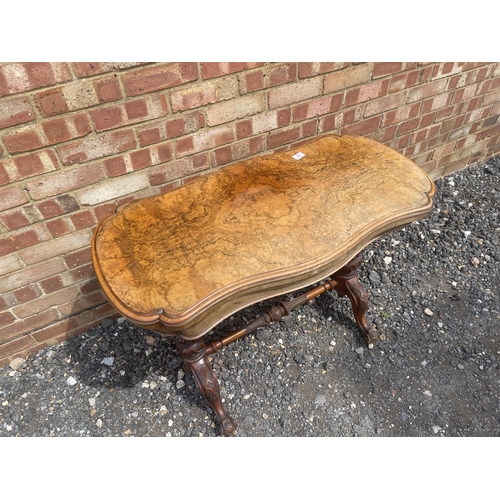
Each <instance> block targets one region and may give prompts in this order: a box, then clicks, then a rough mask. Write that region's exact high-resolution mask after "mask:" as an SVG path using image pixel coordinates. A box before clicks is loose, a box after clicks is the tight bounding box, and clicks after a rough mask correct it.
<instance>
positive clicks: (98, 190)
mask: <svg viewBox="0 0 500 500" xmlns="http://www.w3.org/2000/svg"><path fill="white" fill-rule="evenodd" d="M149 186H150V184H149V181H148V176H147V175H146V174H144V173H140V172H138V173H135V174H128V175H125V176H120V177H114V178H112V179H109V180H106V181H103V182H100V183H99V184H98V185H95V186H90V187H87V188H84V189H82V190H79V191H78V192H77V193H76V195H77V198H78V200H79V201H80V203H81V204H82V205H98V204H100V203H104V202H106V201H109V200H114V199H117V198H120V197H123V196H126V195H128V194H131V193H135V192H137V191H140V190H142V189H146V188H148V187H149Z"/></svg>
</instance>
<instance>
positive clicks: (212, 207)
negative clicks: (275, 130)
mask: <svg viewBox="0 0 500 500" xmlns="http://www.w3.org/2000/svg"><path fill="white" fill-rule="evenodd" d="M165 168H168V165H166V166H165ZM433 194H434V185H433V183H432V181H431V180H430V179H429V177H428V176H427V175H426V174H425V173H424V172H423V171H422V170H421V169H420V168H419V167H418V166H417V165H415V164H414V163H413V162H412V161H410V160H409V159H407V158H405V157H404V156H402V155H401V154H399V153H397V152H396V151H394V150H392V149H390V148H388V147H387V146H384V145H382V144H380V143H378V142H376V141H373V140H371V139H367V138H363V137H357V136H343V137H339V136H336V135H325V136H321V137H319V138H317V139H315V140H313V141H311V142H310V143H308V144H306V145H303V146H300V147H299V148H296V149H293V150H291V151H287V152H283V153H279V154H271V155H266V156H259V157H255V158H252V159H250V160H248V161H244V162H240V163H237V164H234V165H231V166H228V167H225V168H222V169H220V170H218V171H215V172H212V173H210V174H208V175H205V176H202V177H199V178H197V179H196V180H194V181H193V182H191V183H189V184H187V185H185V186H182V187H180V188H178V189H176V190H174V191H171V192H168V193H166V194H163V195H158V196H152V197H149V198H144V199H140V200H136V201H133V202H130V203H127V204H125V205H122V206H120V207H119V208H118V210H117V212H116V213H115V214H113V215H111V216H109V217H108V218H106V219H105V220H104V221H102V222H101V223H100V224H99V226H98V227H97V229H96V231H95V232H94V236H93V242H92V259H93V264H94V269H95V271H96V275H97V277H98V279H99V282H100V284H101V286H102V288H103V290H104V292H105V294H106V296H107V297H108V299H109V300H110V301H111V303H112V304H113V305H114V306H115V307H116V308H117V309H118V310H119V311H120V312H121V313H122V314H123V315H124V316H126V317H128V318H129V319H131V320H132V321H136V322H137V323H142V324H148V323H152V322H154V321H156V322H159V323H161V324H163V325H164V326H166V330H165V332H166V333H173V332H174V330H177V331H182V330H185V331H186V332H187V333H186V335H187V336H200V335H201V334H202V333H200V332H201V330H206V329H207V328H209V327H211V326H213V325H214V324H216V323H218V322H219V321H220V320H222V319H223V318H224V317H227V316H228V315H230V314H232V313H234V312H235V311H236V310H238V309H240V308H241V306H242V305H250V303H254V302H257V301H259V300H263V299H264V298H268V297H271V296H274V295H278V294H281V293H285V292H288V291H292V290H295V289H298V288H301V287H303V286H305V285H308V284H311V283H315V282H317V281H319V279H322V278H324V277H326V276H329V275H330V274H332V273H333V272H335V271H336V270H338V269H339V268H340V267H342V265H344V264H345V263H346V262H348V261H349V260H350V259H351V258H353V257H354V256H355V255H356V254H357V253H359V251H360V250H361V249H362V248H363V247H365V246H366V245H367V244H369V243H370V242H371V241H373V240H374V239H376V238H377V237H379V236H380V235H382V234H384V233H386V232H388V231H390V230H392V229H395V228H398V227H402V226H405V225H407V224H409V223H411V222H412V221H414V220H418V219H420V218H423V217H425V216H426V215H427V214H428V213H429V211H430V209H431V207H432V196H433ZM217 307H219V309H220V311H219V312H218V313H215V312H214V311H215V310H216V309H217ZM207 315H208V316H209V318H208V319H207V318H206V319H205V320H204V322H203V323H204V324H203V328H201V326H198V327H193V322H196V318H197V316H200V317H204V318H205V317H206V316H207ZM203 333H205V331H203Z"/></svg>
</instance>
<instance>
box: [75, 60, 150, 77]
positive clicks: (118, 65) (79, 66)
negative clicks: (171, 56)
mask: <svg viewBox="0 0 500 500" xmlns="http://www.w3.org/2000/svg"><path fill="white" fill-rule="evenodd" d="M141 64H145V63H143V62H142V63H141V62H126V63H125V62H107V63H105V62H102V63H101V62H75V63H72V66H73V70H74V71H75V74H76V76H78V77H79V78H81V77H86V76H93V75H98V74H101V73H108V72H110V71H119V70H123V69H127V68H132V67H134V66H139V65H141Z"/></svg>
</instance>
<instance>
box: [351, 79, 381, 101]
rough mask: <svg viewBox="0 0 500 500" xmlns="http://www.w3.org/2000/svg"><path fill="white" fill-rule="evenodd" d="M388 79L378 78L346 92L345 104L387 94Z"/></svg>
mask: <svg viewBox="0 0 500 500" xmlns="http://www.w3.org/2000/svg"><path fill="white" fill-rule="evenodd" d="M389 82H390V80H388V79H386V80H379V81H376V82H372V83H368V84H366V85H363V86H362V87H360V88H358V89H354V90H350V91H348V92H346V95H345V102H344V105H345V106H353V105H355V104H359V103H362V102H366V101H370V100H372V99H376V98H377V97H382V96H383V95H385V94H387V89H388V88H389Z"/></svg>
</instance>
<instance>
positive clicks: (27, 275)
mask: <svg viewBox="0 0 500 500" xmlns="http://www.w3.org/2000/svg"><path fill="white" fill-rule="evenodd" d="M65 270H66V266H65V265H64V263H63V261H62V260H61V259H55V260H51V261H48V262H41V263H40V264H37V265H35V266H29V267H25V268H23V269H21V270H20V271H17V272H13V273H11V274H9V275H8V276H6V277H4V278H2V280H0V293H5V292H9V291H11V290H16V289H18V288H21V287H23V286H26V285H29V284H31V283H34V282H36V281H39V280H41V279H45V278H48V277H50V276H54V275H56V274H59V273H61V272H63V271H65Z"/></svg>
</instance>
